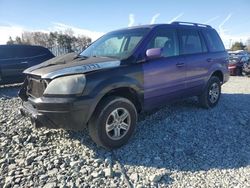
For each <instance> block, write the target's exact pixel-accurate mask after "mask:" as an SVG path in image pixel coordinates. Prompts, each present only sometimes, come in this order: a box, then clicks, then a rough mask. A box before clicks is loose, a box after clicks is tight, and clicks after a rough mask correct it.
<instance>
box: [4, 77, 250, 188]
mask: <svg viewBox="0 0 250 188" xmlns="http://www.w3.org/2000/svg"><path fill="white" fill-rule="evenodd" d="M17 91H18V85H14V86H7V87H3V86H1V87H0V109H1V110H0V145H1V146H0V187H17V188H18V187H47V188H50V187H138V188H139V187H250V78H246V77H231V78H230V81H229V82H228V83H226V84H225V85H224V86H223V88H222V93H223V94H222V96H221V100H220V102H219V104H218V106H217V107H216V108H214V109H212V110H205V109H201V108H199V107H198V104H197V101H196V99H195V98H191V99H185V100H183V101H180V102H177V103H175V104H172V105H168V106H165V107H164V108H162V109H159V110H155V111H152V112H150V113H144V114H142V115H140V117H139V123H138V126H137V129H136V131H135V134H134V136H133V137H132V138H131V139H130V141H129V143H128V144H127V145H125V146H124V147H122V148H120V149H118V150H115V151H112V152H110V151H105V150H103V149H102V148H98V147H97V146H96V145H95V144H94V143H93V142H92V141H91V139H90V137H89V136H88V135H87V133H86V131H83V132H71V131H64V130H49V129H45V128H42V129H35V128H33V127H32V125H31V124H30V122H29V120H28V119H27V118H23V117H21V116H20V115H19V114H18V107H19V106H20V103H21V101H20V100H19V99H18V98H17V97H16V92H17Z"/></svg>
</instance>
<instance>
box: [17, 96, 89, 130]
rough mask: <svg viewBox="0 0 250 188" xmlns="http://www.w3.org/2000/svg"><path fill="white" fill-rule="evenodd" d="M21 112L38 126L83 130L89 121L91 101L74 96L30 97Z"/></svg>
mask: <svg viewBox="0 0 250 188" xmlns="http://www.w3.org/2000/svg"><path fill="white" fill-rule="evenodd" d="M20 112H21V114H22V115H23V116H26V117H29V118H30V119H31V122H32V123H33V124H34V126H35V127H37V128H38V127H47V128H54V129H58V128H63V129H67V130H83V129H84V128H85V127H86V125H87V122H88V117H89V103H86V100H75V99H73V98H44V97H41V98H37V99H31V98H28V100H27V101H23V104H22V107H21V109H20Z"/></svg>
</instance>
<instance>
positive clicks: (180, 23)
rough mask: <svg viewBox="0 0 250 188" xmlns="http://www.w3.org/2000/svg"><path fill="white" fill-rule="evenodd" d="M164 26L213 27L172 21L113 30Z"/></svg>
mask: <svg viewBox="0 0 250 188" xmlns="http://www.w3.org/2000/svg"><path fill="white" fill-rule="evenodd" d="M164 26H171V27H173V26H175V27H181V28H203V29H213V28H212V27H211V26H210V25H206V24H202V23H193V22H177V21H176V22H172V23H169V24H166V23H160V24H148V25H138V26H132V27H127V28H122V29H118V30H115V31H113V32H116V31H124V30H133V29H143V28H145V29H146V28H149V29H153V28H156V27H164Z"/></svg>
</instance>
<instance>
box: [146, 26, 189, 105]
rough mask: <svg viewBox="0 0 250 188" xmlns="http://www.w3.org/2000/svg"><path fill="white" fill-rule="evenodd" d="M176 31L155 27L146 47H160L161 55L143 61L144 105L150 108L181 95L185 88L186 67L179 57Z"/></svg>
mask: <svg viewBox="0 0 250 188" xmlns="http://www.w3.org/2000/svg"><path fill="white" fill-rule="evenodd" d="M178 45H179V43H178V38H177V32H176V30H175V29H172V28H161V29H157V31H156V32H155V34H154V35H153V36H152V38H151V40H150V41H149V43H148V45H147V48H146V49H150V48H162V57H161V58H158V59H152V60H148V61H147V62H145V63H143V71H144V107H145V109H150V108H153V107H156V106H159V105H162V104H164V103H165V102H170V101H172V100H173V99H177V98H179V97H181V94H182V91H183V90H184V89H185V78H186V67H185V64H184V61H183V58H181V57H179V47H178Z"/></svg>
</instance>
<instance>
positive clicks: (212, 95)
mask: <svg viewBox="0 0 250 188" xmlns="http://www.w3.org/2000/svg"><path fill="white" fill-rule="evenodd" d="M219 95H220V88H219V85H218V83H213V84H212V85H211V87H210V90H209V100H210V102H211V103H215V102H216V101H217V100H218V98H219Z"/></svg>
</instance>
